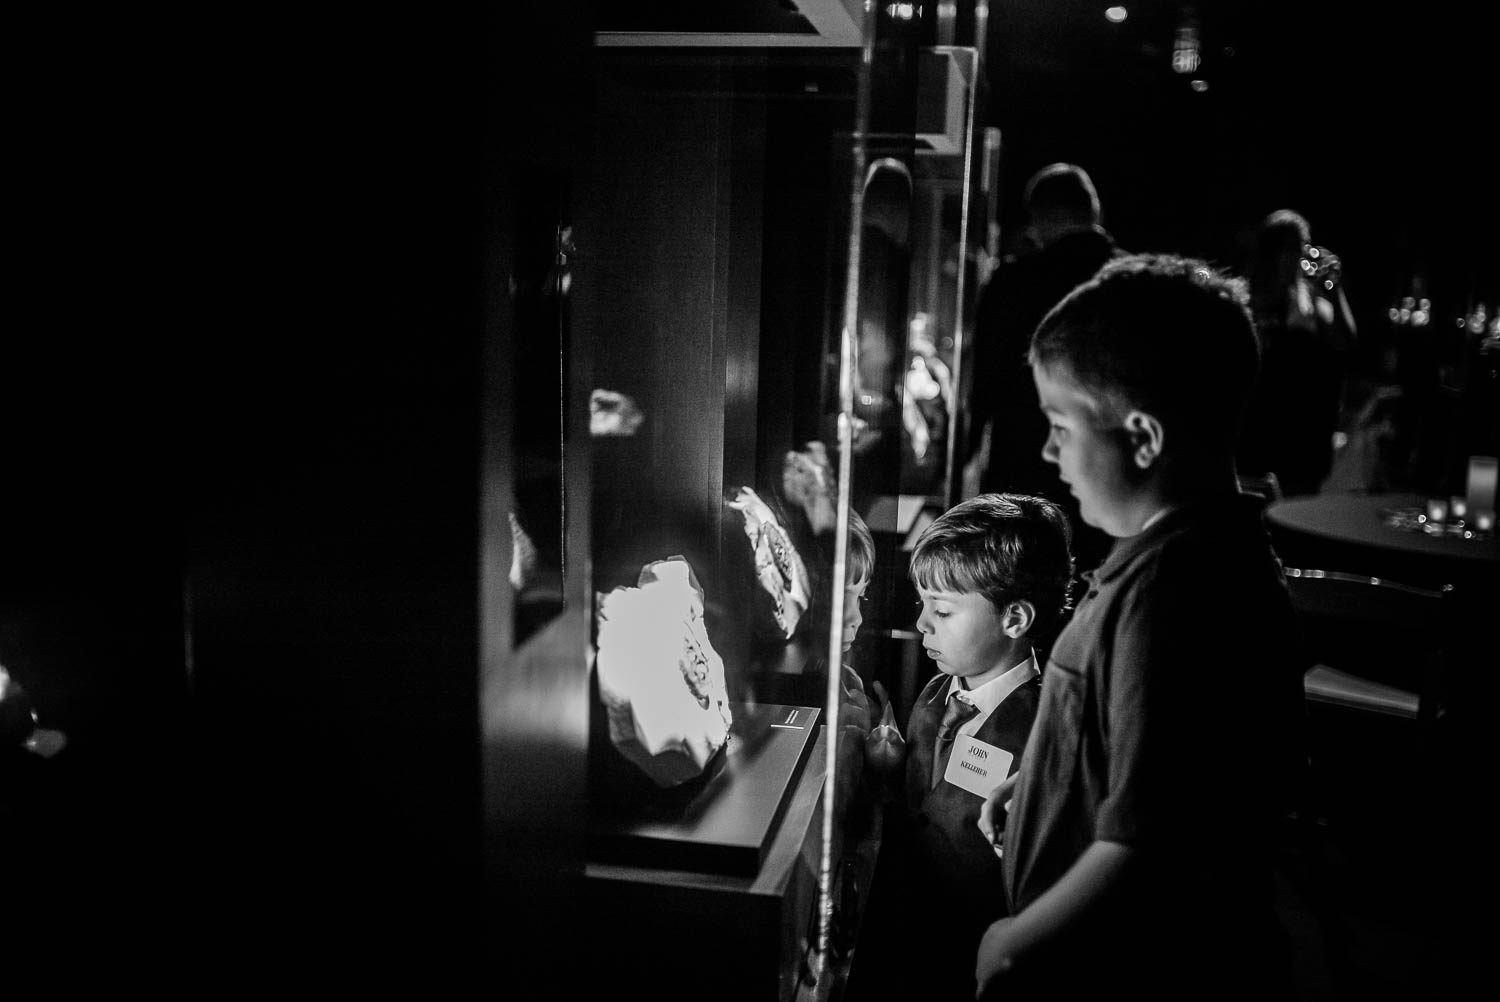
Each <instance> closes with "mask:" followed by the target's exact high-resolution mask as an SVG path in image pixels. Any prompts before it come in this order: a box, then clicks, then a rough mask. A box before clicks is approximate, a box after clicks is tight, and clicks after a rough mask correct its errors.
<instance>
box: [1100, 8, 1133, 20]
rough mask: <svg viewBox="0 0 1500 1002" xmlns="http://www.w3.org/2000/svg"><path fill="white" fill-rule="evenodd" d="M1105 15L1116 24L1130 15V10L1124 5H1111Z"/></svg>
mask: <svg viewBox="0 0 1500 1002" xmlns="http://www.w3.org/2000/svg"><path fill="white" fill-rule="evenodd" d="M1104 16H1105V17H1107V18H1109V19H1110V20H1111V21H1112V22H1114V23H1115V24H1119V23H1120V22H1121V21H1123V20H1125V19H1126V18H1127V17H1129V16H1130V11H1128V10H1126V9H1125V8H1124V7H1111V8H1109V9H1108V10H1106V11H1105V12H1104Z"/></svg>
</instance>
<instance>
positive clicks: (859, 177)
mask: <svg viewBox="0 0 1500 1002" xmlns="http://www.w3.org/2000/svg"><path fill="white" fill-rule="evenodd" d="M863 7H864V21H863V24H862V37H863V39H864V44H863V47H862V49H861V51H860V62H859V82H858V85H857V92H856V97H855V111H854V143H853V150H852V153H853V157H852V159H853V171H852V173H851V178H850V192H849V261H848V265H847V268H846V277H845V283H844V324H843V330H842V331H841V333H840V342H839V417H838V448H839V471H838V504H837V505H836V506H835V511H836V517H835V520H834V537H833V540H834V542H833V553H834V563H833V581H834V582H835V584H834V587H833V589H832V592H833V594H832V608H831V609H830V612H829V623H828V690H827V693H826V698H825V700H824V704H825V705H824V711H823V712H824V722H823V734H824V740H825V747H824V767H823V768H824V774H823V838H822V855H821V858H820V860H819V865H818V941H817V949H816V951H815V953H816V965H817V968H816V971H815V974H816V975H817V976H821V975H822V973H823V971H824V970H825V969H826V966H827V957H828V939H829V932H830V929H831V927H832V923H833V839H834V827H835V826H834V822H835V818H834V814H835V806H834V805H835V804H836V802H837V801H836V799H835V794H836V792H837V775H838V739H839V705H840V702H841V700H840V696H841V695H842V693H841V691H840V690H841V687H842V684H843V679H842V678H841V677H840V676H841V670H840V666H841V665H842V664H843V639H844V637H843V622H844V589H843V588H842V587H839V583H840V582H842V581H843V580H844V573H845V563H846V560H847V550H848V546H849V481H850V452H851V451H852V445H853V426H854V425H853V416H854V338H855V335H856V332H857V331H858V329H859V328H858V324H859V272H860V236H861V233H862V232H863V229H864V182H865V162H866V153H865V141H866V139H865V137H866V135H867V134H868V133H869V129H870V77H871V73H872V69H873V66H874V62H875V2H874V0H865V2H864V5H863Z"/></svg>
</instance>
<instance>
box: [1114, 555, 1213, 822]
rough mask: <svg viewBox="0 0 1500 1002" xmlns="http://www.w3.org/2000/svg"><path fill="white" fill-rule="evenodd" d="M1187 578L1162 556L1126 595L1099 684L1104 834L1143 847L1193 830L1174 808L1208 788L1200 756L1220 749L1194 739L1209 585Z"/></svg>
mask: <svg viewBox="0 0 1500 1002" xmlns="http://www.w3.org/2000/svg"><path fill="white" fill-rule="evenodd" d="M1188 583H1189V584H1192V582H1188ZM1183 584H1184V582H1182V581H1174V580H1173V576H1172V575H1171V574H1170V573H1168V572H1167V571H1166V570H1165V568H1164V567H1163V565H1162V563H1160V562H1154V563H1153V564H1152V565H1151V566H1149V567H1147V568H1145V569H1143V571H1142V573H1141V574H1140V575H1139V576H1138V577H1137V578H1136V579H1135V580H1134V581H1132V582H1130V583H1128V584H1127V585H1126V586H1125V591H1124V593H1123V594H1122V596H1121V601H1120V605H1119V617H1118V619H1117V620H1116V622H1115V624H1114V632H1113V646H1112V650H1111V652H1110V655H1109V657H1108V658H1106V659H1104V660H1103V672H1102V677H1101V678H1099V679H1097V680H1096V689H1095V693H1096V703H1097V706H1096V710H1095V712H1096V713H1098V714H1100V720H1099V729H1100V733H1101V735H1102V738H1103V745H1104V748H1105V749H1106V756H1107V757H1106V764H1105V768H1104V770H1103V777H1104V778H1103V785H1104V789H1103V791H1102V792H1103V794H1104V796H1103V798H1102V800H1101V801H1100V804H1099V809H1098V811H1097V813H1096V815H1095V828H1094V837H1095V838H1096V839H1101V840H1104V841H1110V842H1120V843H1124V844H1127V845H1139V844H1141V843H1143V842H1150V841H1155V840H1157V839H1160V838H1163V837H1170V836H1171V835H1172V834H1173V832H1174V831H1176V832H1180V831H1181V830H1183V829H1182V828H1181V826H1180V825H1178V824H1176V823H1175V819H1174V814H1176V813H1178V812H1183V811H1188V810H1190V809H1191V808H1190V805H1191V804H1192V803H1193V802H1194V799H1195V797H1198V796H1201V795H1202V794H1204V793H1205V792H1206V791H1204V790H1201V789H1199V788H1198V785H1197V784H1196V783H1195V782H1194V781H1193V778H1192V774H1193V771H1194V769H1195V768H1196V766H1195V765H1194V763H1195V762H1199V761H1201V760H1202V759H1203V758H1204V757H1205V756H1211V755H1212V752H1211V750H1210V749H1208V748H1203V747H1194V744H1195V740H1194V738H1193V736H1192V732H1193V725H1192V715H1193V714H1194V713H1202V712H1203V710H1202V709H1200V707H1199V705H1198V695H1197V694H1196V693H1195V692H1194V689H1195V684H1194V682H1195V680H1194V678H1193V676H1192V674H1191V672H1192V669H1193V668H1194V666H1195V664H1197V663H1199V662H1200V661H1201V660H1202V659H1203V658H1204V652H1203V651H1200V650H1197V649H1196V647H1197V646H1198V645H1196V644H1195V643H1194V640H1193V638H1194V637H1195V636H1198V635H1200V634H1201V632H1202V624H1203V623H1204V621H1205V620H1204V616H1205V613H1206V612H1207V610H1204V609H1198V608H1195V606H1197V605H1198V604H1200V603H1199V600H1198V598H1197V596H1198V595H1201V594H1202V593H1203V589H1201V587H1198V588H1185V587H1182V585H1183ZM1212 703H1213V700H1212V699H1211V698H1210V699H1209V700H1208V704H1207V705H1208V706H1210V707H1211V706H1212Z"/></svg>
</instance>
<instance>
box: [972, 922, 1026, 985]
mask: <svg viewBox="0 0 1500 1002" xmlns="http://www.w3.org/2000/svg"><path fill="white" fill-rule="evenodd" d="M1015 921H1016V920H1015V918H1013V917H1011V918H1003V919H997V920H996V921H994V922H992V923H990V927H989V928H988V929H986V930H985V931H984V938H983V939H981V940H980V941H979V956H978V959H977V960H976V961H975V963H974V979H975V981H976V982H978V985H979V990H978V991H977V992H975V995H974V997H975V998H983V997H984V993H985V990H986V989H987V988H988V987H989V983H990V982H991V981H993V980H994V979H995V978H997V977H1000V976H1002V975H1004V974H1005V973H1006V972H1007V971H1009V970H1010V968H1011V964H1012V962H1013V961H1012V956H1011V954H1012V950H1013V946H1014V944H1012V943H1011V935H1010V929H1011V926H1012V925H1013V924H1014V923H1015Z"/></svg>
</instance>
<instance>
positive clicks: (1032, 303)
mask: <svg viewBox="0 0 1500 1002" xmlns="http://www.w3.org/2000/svg"><path fill="white" fill-rule="evenodd" d="M1023 201H1024V204H1025V209H1026V217H1027V227H1026V238H1027V242H1028V244H1029V246H1028V247H1027V248H1026V249H1025V250H1023V251H1021V252H1020V253H1018V254H1015V255H1012V256H1008V257H1006V258H1005V259H1004V260H1003V261H1002V262H1001V263H1000V266H999V267H998V268H997V269H996V271H995V273H994V275H993V276H992V277H991V279H990V281H989V283H988V284H987V285H985V287H984V289H983V290H982V291H981V292H980V296H979V305H978V308H977V312H976V316H975V339H974V362H973V372H974V378H973V382H972V383H971V384H970V385H971V387H972V389H971V391H970V394H969V415H970V417H969V432H970V447H969V456H970V460H969V461H970V464H971V466H972V468H974V470H975V472H977V473H978V483H977V488H978V490H979V491H981V492H986V493H987V492H1010V493H1019V494H1032V495H1038V496H1041V497H1045V498H1049V499H1051V500H1053V501H1056V502H1057V503H1058V504H1060V505H1062V507H1063V508H1064V510H1066V511H1067V512H1068V515H1069V517H1070V518H1071V520H1072V523H1073V553H1074V557H1075V560H1076V564H1077V567H1078V569H1079V570H1080V571H1084V570H1089V569H1091V568H1093V567H1096V566H1098V564H1099V563H1100V561H1102V560H1103V559H1104V555H1105V554H1106V553H1107V552H1108V551H1109V546H1110V539H1109V537H1108V536H1106V535H1105V534H1104V533H1103V532H1100V531H1099V530H1098V529H1095V528H1093V527H1092V526H1089V525H1086V524H1084V522H1083V521H1082V520H1081V519H1080V518H1079V516H1078V501H1077V499H1076V498H1074V497H1073V495H1072V494H1071V493H1069V490H1068V486H1067V485H1066V484H1064V483H1063V482H1062V481H1061V480H1060V479H1059V478H1058V473H1057V467H1056V466H1053V465H1052V464H1051V463H1048V462H1046V461H1045V460H1043V459H1042V444H1043V442H1044V441H1045V440H1046V438H1047V419H1046V418H1045V417H1044V416H1043V415H1042V412H1041V409H1040V407H1039V405H1038V403H1037V394H1036V385H1035V383H1034V382H1033V381H1032V378H1031V367H1030V366H1029V365H1028V364H1027V361H1026V352H1027V349H1028V348H1029V347H1030V345H1031V334H1032V332H1033V331H1034V330H1036V326H1037V324H1039V323H1040V322H1041V320H1042V317H1044V316H1046V315H1047V311H1049V310H1050V309H1052V307H1053V306H1055V305H1057V303H1058V302H1060V301H1061V300H1062V298H1063V297H1064V296H1066V295H1067V294H1068V293H1069V292H1071V291H1072V290H1073V288H1074V287H1075V286H1078V285H1080V284H1081V283H1083V282H1085V281H1087V280H1088V279H1090V278H1092V277H1093V275H1094V273H1095V272H1096V271H1098V270H1099V268H1100V266H1101V265H1103V264H1104V263H1105V262H1107V261H1109V260H1111V259H1112V258H1115V257H1120V256H1123V254H1124V252H1123V251H1122V250H1120V248H1119V247H1117V246H1116V245H1115V241H1114V238H1113V237H1112V236H1111V235H1110V234H1109V232H1108V231H1107V230H1105V228H1104V226H1103V225H1102V224H1101V221H1100V220H1101V217H1102V214H1101V211H1100V205H1099V193H1098V191H1097V190H1095V188H1094V182H1093V180H1092V179H1091V178H1090V177H1089V175H1088V172H1087V171H1085V170H1084V169H1083V168H1082V167H1079V166H1078V165H1076V164H1069V163H1055V164H1050V165H1049V166H1046V167H1043V168H1042V169H1041V170H1039V171H1037V172H1036V173H1035V174H1033V175H1032V176H1031V179H1030V180H1029V181H1027V182H1026V190H1025V193H1024V195H1023Z"/></svg>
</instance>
